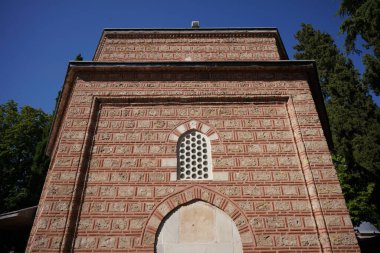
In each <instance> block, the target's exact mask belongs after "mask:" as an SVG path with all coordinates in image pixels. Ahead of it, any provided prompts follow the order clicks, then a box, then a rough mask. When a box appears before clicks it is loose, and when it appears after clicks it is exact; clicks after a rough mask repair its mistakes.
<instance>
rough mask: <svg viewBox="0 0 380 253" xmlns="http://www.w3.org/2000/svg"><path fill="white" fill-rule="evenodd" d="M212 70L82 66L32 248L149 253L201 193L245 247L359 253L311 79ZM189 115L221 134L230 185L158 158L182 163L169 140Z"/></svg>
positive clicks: (220, 152)
mask: <svg viewBox="0 0 380 253" xmlns="http://www.w3.org/2000/svg"><path fill="white" fill-rule="evenodd" d="M130 76H131V78H130ZM208 76H209V77H210V79H209V80H205V76H204V74H203V73H191V74H189V73H156V74H152V73H146V74H145V75H143V74H141V73H140V74H136V73H123V74H114V73H112V74H111V73H110V74H108V73H103V74H91V73H88V74H87V73H83V74H82V75H81V76H80V77H79V78H78V79H77V80H76V82H75V86H74V87H73V91H72V96H71V98H70V102H69V106H68V107H67V110H66V113H65V115H64V120H63V124H62V127H61V131H60V134H59V139H58V140H57V142H56V146H55V150H54V155H53V159H52V165H51V168H50V170H49V174H48V178H47V182H46V184H45V187H44V191H43V195H42V198H41V202H40V207H39V210H38V213H37V217H36V222H35V224H34V227H33V230H32V233H31V238H30V240H29V248H28V250H30V251H38V252H54V251H65V250H67V249H70V248H71V247H72V248H74V249H75V251H76V252H88V251H92V252H104V251H105V250H110V249H112V250H113V251H123V252H152V251H153V248H154V235H155V231H157V228H158V226H159V224H160V221H161V220H162V219H163V218H164V216H165V214H167V213H168V212H170V210H172V209H174V208H175V207H176V206H179V205H181V204H184V203H186V202H188V201H191V200H193V199H203V200H204V201H206V202H208V203H211V204H213V205H215V206H217V207H219V208H221V209H222V210H224V211H225V212H226V213H227V214H228V215H230V217H231V218H232V219H233V220H234V221H235V223H236V225H237V227H238V229H239V232H240V235H241V237H242V242H243V249H244V252H254V251H255V252H260V251H266V250H271V249H276V250H277V251H278V252H280V251H287V252H288V251H298V252H301V251H302V252H321V251H322V250H324V251H325V252H329V250H330V247H331V248H332V249H333V250H334V252H357V251H358V248H357V244H356V239H355V236H354V233H353V231H352V224H351V222H350V219H349V216H348V213H347V209H346V206H345V202H344V199H343V196H342V193H341V189H340V186H339V182H338V180H337V177H336V174H335V170H334V168H333V164H332V162H331V158H330V153H329V150H328V147H327V143H326V140H325V137H324V135H323V130H322V128H321V125H320V122H319V119H318V114H317V112H316V109H315V106H314V102H313V99H312V95H311V93H310V90H309V85H308V83H307V81H306V80H305V78H306V77H305V76H304V75H303V74H301V73H294V74H287V73H265V72H264V73H259V74H258V73H246V72H241V73H239V72H233V73H221V72H218V73H213V74H212V75H211V74H208ZM132 77H133V79H134V80H133V81H132V80H130V79H132ZM140 79H141V80H140ZM160 79H164V80H160ZM166 79H170V80H172V81H171V82H168V81H165V80H166ZM189 79H190V80H191V81H189ZM104 80H108V81H104ZM112 80H114V81H112ZM215 80H216V81H215ZM220 80H224V81H220ZM199 87H202V89H201V90H200V89H199ZM173 96H175V97H181V98H182V99H181V100H179V99H178V100H175V99H173ZM202 96H203V97H202ZM243 96H244V98H243ZM213 98H215V99H217V101H222V102H219V103H215V102H213ZM162 101H170V103H171V104H165V103H162ZM223 101H225V102H223ZM189 120H196V121H197V122H200V123H201V124H199V125H198V126H197V127H199V128H201V127H202V126H208V127H209V129H208V130H207V131H208V133H216V134H217V135H218V138H215V139H211V138H210V140H211V148H212V159H213V171H215V172H221V171H224V172H227V173H228V180H227V181H219V180H217V179H214V180H204V181H203V180H202V181H171V180H170V173H172V172H176V169H177V168H176V166H173V165H172V164H170V163H169V164H168V163H164V162H163V161H166V160H165V159H172V158H176V141H174V140H170V138H169V136H170V134H171V133H173V131H175V129H176V128H177V127H178V126H181V125H183V124H184V123H186V122H189ZM199 130H201V129H199ZM203 130H205V129H203ZM305 173H306V174H305ZM81 177H83V178H85V180H83V183H82V181H81ZM194 187H195V188H194ZM82 189H83V191H82ZM77 193H80V194H79V196H80V197H79V200H80V201H78V202H79V203H77V204H78V205H75V203H73V202H72V200H73V198H74V196H75V194H77ZM77 195H78V194H77ZM74 199H75V198H74ZM78 208H79V209H78ZM73 217H74V219H73ZM75 217H79V218H78V219H76V218H75ZM75 225H77V229H75V230H73V229H72V228H73V227H75ZM74 232H75V233H76V234H75V235H76V238H75V239H72V238H71V236H72V235H71V234H70V233H74ZM71 242H73V243H72V244H70V243H71Z"/></svg>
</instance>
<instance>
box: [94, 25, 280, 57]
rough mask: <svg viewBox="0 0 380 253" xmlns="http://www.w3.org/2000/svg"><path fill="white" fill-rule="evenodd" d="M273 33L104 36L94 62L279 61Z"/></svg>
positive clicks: (126, 34)
mask: <svg viewBox="0 0 380 253" xmlns="http://www.w3.org/2000/svg"><path fill="white" fill-rule="evenodd" d="M279 59H280V54H279V51H278V48H277V41H276V38H275V35H274V33H273V34H270V33H269V34H268V33H257V32H255V33H253V32H244V33H235V34H233V35H229V36H226V35H225V34H224V33H215V34H210V33H208V34H194V33H187V34H186V33H171V34H170V36H167V35H166V36H165V35H161V36H160V34H145V35H143V34H133V33H130V34H128V33H125V34H107V35H106V36H105V37H104V38H103V40H102V41H101V44H100V48H99V51H98V52H97V54H96V56H95V58H94V60H95V61H105V62H109V61H110V62H123V61H128V62H149V61H225V60H228V61H252V60H279Z"/></svg>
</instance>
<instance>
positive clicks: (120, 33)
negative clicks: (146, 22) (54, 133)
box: [93, 28, 289, 61]
mask: <svg viewBox="0 0 380 253" xmlns="http://www.w3.org/2000/svg"><path fill="white" fill-rule="evenodd" d="M138 38H142V39H165V38H169V39H171V38H274V39H276V45H277V47H278V49H279V53H280V57H281V60H288V59H289V57H288V55H287V53H286V50H285V47H284V44H283V42H282V39H281V37H280V34H279V32H278V30H277V29H276V28H231V29H228V28H219V29H212V28H209V29H105V30H103V33H102V35H101V37H100V40H99V43H98V47H97V49H96V51H95V54H94V57H93V61H97V60H98V59H99V56H100V52H101V51H102V49H103V47H104V44H105V42H106V39H138Z"/></svg>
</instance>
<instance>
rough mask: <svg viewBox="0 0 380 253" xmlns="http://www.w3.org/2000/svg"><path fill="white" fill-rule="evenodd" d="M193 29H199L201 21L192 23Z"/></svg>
mask: <svg viewBox="0 0 380 253" xmlns="http://www.w3.org/2000/svg"><path fill="white" fill-rule="evenodd" d="M191 28H193V29H199V21H191Z"/></svg>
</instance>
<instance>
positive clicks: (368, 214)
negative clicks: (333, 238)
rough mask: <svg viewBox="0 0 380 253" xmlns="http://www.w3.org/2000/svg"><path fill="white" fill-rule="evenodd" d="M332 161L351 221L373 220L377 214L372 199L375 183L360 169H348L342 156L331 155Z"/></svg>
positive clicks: (358, 222) (356, 222) (357, 222)
mask: <svg viewBox="0 0 380 253" xmlns="http://www.w3.org/2000/svg"><path fill="white" fill-rule="evenodd" d="M333 162H334V164H335V168H336V171H337V174H338V178H339V181H340V185H341V186H342V191H343V193H344V196H345V198H346V201H347V207H348V209H349V210H350V214H351V219H352V221H353V223H354V224H356V225H358V224H360V222H361V221H368V220H373V218H374V217H377V216H378V214H377V213H376V210H377V208H376V205H375V204H374V200H373V196H374V190H375V183H373V182H371V181H370V179H369V178H367V175H362V174H360V171H352V170H350V168H349V167H348V166H347V165H346V161H345V159H344V157H342V156H339V155H333Z"/></svg>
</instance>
